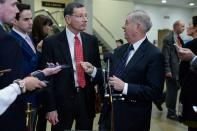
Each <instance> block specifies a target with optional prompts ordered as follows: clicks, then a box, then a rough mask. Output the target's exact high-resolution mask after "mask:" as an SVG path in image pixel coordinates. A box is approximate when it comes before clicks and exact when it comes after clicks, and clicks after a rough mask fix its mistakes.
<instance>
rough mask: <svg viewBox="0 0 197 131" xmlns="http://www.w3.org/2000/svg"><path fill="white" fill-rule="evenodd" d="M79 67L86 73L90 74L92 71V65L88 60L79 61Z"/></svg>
mask: <svg viewBox="0 0 197 131" xmlns="http://www.w3.org/2000/svg"><path fill="white" fill-rule="evenodd" d="M81 67H82V68H83V69H84V71H85V73H87V74H92V73H93V71H94V66H93V65H92V64H91V63H89V62H81Z"/></svg>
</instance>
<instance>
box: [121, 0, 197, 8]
mask: <svg viewBox="0 0 197 131" xmlns="http://www.w3.org/2000/svg"><path fill="white" fill-rule="evenodd" d="M118 1H134V2H135V3H141V4H151V5H167V6H176V7H182V8H197V0H167V3H166V4H162V3H161V0H118ZM189 2H194V3H195V5H194V6H189V5H188V4H189Z"/></svg>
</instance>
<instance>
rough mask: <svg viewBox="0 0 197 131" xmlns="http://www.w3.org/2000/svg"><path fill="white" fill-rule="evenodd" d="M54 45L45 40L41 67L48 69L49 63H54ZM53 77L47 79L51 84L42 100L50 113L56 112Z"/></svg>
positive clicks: (45, 90) (44, 92)
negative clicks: (47, 64)
mask: <svg viewBox="0 0 197 131" xmlns="http://www.w3.org/2000/svg"><path fill="white" fill-rule="evenodd" d="M52 49H53V47H52V43H50V42H49V41H47V40H44V42H43V47H42V56H41V67H42V68H46V63H47V62H53V61H52ZM53 77H54V76H49V77H47V78H46V79H47V80H48V81H49V84H48V85H47V87H46V88H45V89H44V91H43V95H42V99H44V100H43V101H44V105H45V106H46V109H47V111H48V112H50V111H54V110H56V102H55V98H54V94H53Z"/></svg>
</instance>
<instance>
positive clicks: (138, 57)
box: [123, 39, 148, 74]
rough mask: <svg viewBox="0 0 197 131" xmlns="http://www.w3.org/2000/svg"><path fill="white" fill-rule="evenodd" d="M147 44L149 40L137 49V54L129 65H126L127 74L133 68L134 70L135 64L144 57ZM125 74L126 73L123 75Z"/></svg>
mask: <svg viewBox="0 0 197 131" xmlns="http://www.w3.org/2000/svg"><path fill="white" fill-rule="evenodd" d="M147 42H148V40H147V39H145V40H144V41H143V42H142V44H141V45H140V47H139V48H138V49H137V51H136V52H135V54H134V55H133V57H132V58H131V59H130V60H129V62H128V64H127V65H126V67H125V70H124V71H125V72H127V71H129V70H130V69H131V68H133V66H135V64H136V63H137V62H138V61H140V60H141V59H142V58H143V57H144V52H145V50H146V46H147ZM123 74H125V73H123Z"/></svg>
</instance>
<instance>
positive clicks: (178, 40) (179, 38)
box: [177, 35, 184, 47]
mask: <svg viewBox="0 0 197 131" xmlns="http://www.w3.org/2000/svg"><path fill="white" fill-rule="evenodd" d="M177 43H178V46H179V47H182V46H183V45H184V43H183V40H182V39H181V37H180V35H178V36H177Z"/></svg>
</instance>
